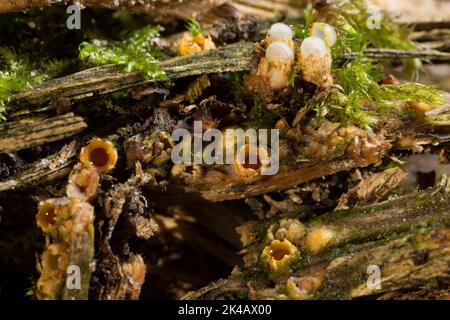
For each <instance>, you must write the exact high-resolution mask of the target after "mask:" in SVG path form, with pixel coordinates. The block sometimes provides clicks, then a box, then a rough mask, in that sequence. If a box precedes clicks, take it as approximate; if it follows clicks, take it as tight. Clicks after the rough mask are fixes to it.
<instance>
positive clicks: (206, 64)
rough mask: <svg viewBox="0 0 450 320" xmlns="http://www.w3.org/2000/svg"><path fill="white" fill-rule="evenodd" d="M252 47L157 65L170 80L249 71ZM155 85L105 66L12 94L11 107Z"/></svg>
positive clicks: (242, 45)
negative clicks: (12, 105)
mask: <svg viewBox="0 0 450 320" xmlns="http://www.w3.org/2000/svg"><path fill="white" fill-rule="evenodd" d="M254 50H255V46H254V45H253V44H251V43H238V44H234V45H230V46H227V47H224V48H221V49H217V50H212V51H207V52H203V53H199V54H196V55H190V56H184V57H177V58H173V59H169V60H167V61H162V62H159V63H158V67H159V68H161V69H162V70H163V71H164V72H166V74H167V76H168V77H169V79H178V78H183V77H188V76H195V75H202V74H210V73H221V72H233V71H242V70H250V68H251V62H252V58H253V51H254ZM152 82H154V80H144V79H143V77H142V76H141V75H140V74H139V73H137V72H134V73H123V72H121V71H120V67H119V66H117V65H105V66H101V67H96V68H92V69H88V70H84V71H81V72H78V73H75V74H72V75H69V76H66V77H62V78H58V79H54V80H50V81H47V82H45V83H43V84H42V85H40V86H38V87H36V88H34V89H32V90H28V91H25V92H22V93H19V94H17V95H15V96H14V97H13V98H12V101H13V102H12V103H13V104H14V105H18V106H22V107H28V106H29V105H30V104H31V105H42V104H44V103H46V102H49V101H51V100H53V99H55V97H56V98H59V97H65V98H68V99H70V100H73V101H78V100H83V99H86V98H92V97H94V96H99V95H104V94H109V93H113V92H116V91H120V90H123V89H127V88H130V87H133V86H142V85H145V84H149V83H152Z"/></svg>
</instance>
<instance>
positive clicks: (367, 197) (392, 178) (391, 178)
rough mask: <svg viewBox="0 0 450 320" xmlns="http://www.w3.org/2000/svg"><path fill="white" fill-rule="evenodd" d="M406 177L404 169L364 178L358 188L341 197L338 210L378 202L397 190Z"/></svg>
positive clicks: (394, 169)
mask: <svg viewBox="0 0 450 320" xmlns="http://www.w3.org/2000/svg"><path fill="white" fill-rule="evenodd" d="M406 175H407V173H406V172H404V171H403V170H402V169H400V168H392V169H388V170H385V171H383V172H380V173H376V174H374V175H372V176H370V177H368V178H362V180H361V182H360V183H359V184H358V185H357V186H356V187H354V188H352V189H350V190H349V191H348V192H347V193H346V194H344V195H342V196H341V198H340V199H339V203H338V205H337V206H336V210H339V209H344V208H348V207H354V206H357V207H359V206H362V205H366V204H369V203H373V202H376V201H378V200H380V199H382V198H383V197H384V196H385V195H386V194H388V193H389V192H390V191H392V189H394V188H396V187H397V186H398V185H399V184H400V183H401V182H402V181H403V180H404V179H405V177H406Z"/></svg>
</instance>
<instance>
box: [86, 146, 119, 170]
mask: <svg viewBox="0 0 450 320" xmlns="http://www.w3.org/2000/svg"><path fill="white" fill-rule="evenodd" d="M80 161H81V162H82V163H83V164H84V165H85V166H86V167H89V166H94V167H96V168H97V169H98V170H99V171H100V172H102V173H108V172H110V171H111V170H112V169H114V167H115V165H116V162H117V150H116V148H115V147H114V145H113V144H112V143H111V141H108V140H104V139H100V138H94V139H92V140H91V141H89V143H88V144H87V146H85V147H84V148H83V149H81V153H80Z"/></svg>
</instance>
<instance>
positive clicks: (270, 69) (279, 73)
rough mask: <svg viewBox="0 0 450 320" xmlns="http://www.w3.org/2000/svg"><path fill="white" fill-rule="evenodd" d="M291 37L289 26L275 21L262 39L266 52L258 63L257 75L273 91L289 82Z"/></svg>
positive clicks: (291, 32)
mask: <svg viewBox="0 0 450 320" xmlns="http://www.w3.org/2000/svg"><path fill="white" fill-rule="evenodd" d="M293 37H294V32H293V31H292V29H291V28H290V27H289V26H287V25H285V24H283V23H275V24H273V25H272V26H271V27H270V29H269V32H268V33H267V36H266V39H265V40H264V46H265V48H266V53H265V56H264V57H262V58H261V61H260V63H259V66H258V72H257V76H260V77H262V79H263V80H264V81H265V82H266V83H267V84H268V86H269V88H270V89H271V90H273V91H278V90H282V89H284V88H286V87H287V86H288V84H289V79H290V77H291V74H292V69H293V66H294V61H295V55H294V42H293V41H292V38H293Z"/></svg>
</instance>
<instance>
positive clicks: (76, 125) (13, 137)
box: [0, 113, 87, 153]
mask: <svg viewBox="0 0 450 320" xmlns="http://www.w3.org/2000/svg"><path fill="white" fill-rule="evenodd" d="M86 127H87V124H86V123H85V122H84V120H83V118H81V117H78V116H75V115H74V114H73V113H68V114H65V115H62V116H56V117H53V118H47V119H42V118H37V119H33V118H32V119H24V120H18V121H14V122H5V123H2V124H0V153H2V152H14V151H17V150H22V149H26V148H31V147H35V146H39V145H42V144H44V143H49V142H53V141H58V140H61V139H64V138H67V137H70V136H72V135H75V134H77V133H78V132H80V131H82V130H83V129H85V128H86Z"/></svg>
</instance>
